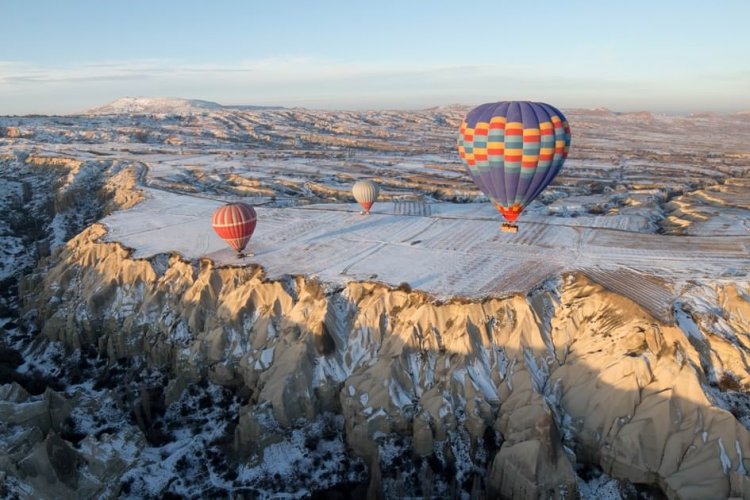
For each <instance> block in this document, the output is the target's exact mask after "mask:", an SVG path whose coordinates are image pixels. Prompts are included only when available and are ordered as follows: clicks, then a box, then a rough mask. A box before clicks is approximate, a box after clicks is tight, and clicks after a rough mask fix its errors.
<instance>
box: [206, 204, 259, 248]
mask: <svg viewBox="0 0 750 500" xmlns="http://www.w3.org/2000/svg"><path fill="white" fill-rule="evenodd" d="M256 223H257V216H256V214H255V209H254V208H253V207H251V206H250V205H248V204H247V203H229V204H227V205H224V206H222V207H219V208H217V209H216V210H215V211H214V216H213V220H212V226H213V228H214V231H216V234H218V235H219V238H221V239H222V240H224V241H225V242H226V243H227V245H229V246H230V247H232V248H233V249H235V250H236V251H237V256H238V257H244V256H245V255H244V254H243V253H242V251H243V250H244V249H245V246H247V242H248V241H250V237H251V236H252V235H253V231H255V225H256Z"/></svg>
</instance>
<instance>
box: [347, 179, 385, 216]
mask: <svg viewBox="0 0 750 500" xmlns="http://www.w3.org/2000/svg"><path fill="white" fill-rule="evenodd" d="M379 193H380V188H379V187H378V185H377V184H375V183H374V182H372V181H357V182H356V183H355V184H354V186H353V187H352V195H354V199H355V200H357V203H359V204H360V205H361V206H362V210H363V213H366V214H369V213H370V208H372V205H373V203H375V200H377V199H378V194H379Z"/></svg>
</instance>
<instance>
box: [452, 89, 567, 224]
mask: <svg viewBox="0 0 750 500" xmlns="http://www.w3.org/2000/svg"><path fill="white" fill-rule="evenodd" d="M569 147H570V127H569V125H568V121H567V120H566V119H565V116H563V114H562V113H560V111H559V110H558V109H557V108H554V107H552V106H550V105H549V104H545V103H542V102H528V101H503V102H493V103H488V104H482V105H481V106H478V107H476V108H474V109H472V110H471V111H469V113H468V114H467V115H466V118H465V119H464V121H463V122H462V123H461V128H460V130H459V133H458V154H459V156H460V157H461V159H462V160H463V162H464V164H465V165H466V170H467V171H468V172H469V175H470V176H471V178H472V180H473V181H474V182H475V183H476V185H477V186H478V187H479V189H481V190H482V192H483V193H484V194H486V195H487V196H488V197H489V198H490V200H492V203H494V204H495V207H496V208H497V210H498V211H499V212H500V213H501V214H502V216H503V217H504V218H505V220H506V221H507V222H506V223H504V224H503V225H502V227H501V229H502V230H503V231H506V232H514V233H515V232H517V231H518V226H516V225H515V224H513V222H515V220H516V219H517V218H518V215H519V214H520V213H521V211H522V210H523V209H524V208H525V207H526V206H527V205H528V204H529V203H531V201H532V200H533V199H534V198H536V197H537V196H539V193H541V192H542V190H543V189H544V188H545V187H547V185H548V184H549V183H550V182H552V179H554V178H555V176H556V175H557V174H558V173H559V172H560V169H561V168H562V165H563V162H564V161H565V158H566V157H567V156H568V149H569Z"/></svg>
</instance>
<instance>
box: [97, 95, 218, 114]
mask: <svg viewBox="0 0 750 500" xmlns="http://www.w3.org/2000/svg"><path fill="white" fill-rule="evenodd" d="M221 108H222V106H221V104H219V103H216V102H211V101H201V100H199V99H180V98H176V97H121V98H120V99H117V100H115V101H112V102H111V103H109V104H105V105H104V106H100V107H97V108H93V109H90V110H88V111H86V114H87V115H117V114H143V113H190V112H195V111H206V110H219V109H221Z"/></svg>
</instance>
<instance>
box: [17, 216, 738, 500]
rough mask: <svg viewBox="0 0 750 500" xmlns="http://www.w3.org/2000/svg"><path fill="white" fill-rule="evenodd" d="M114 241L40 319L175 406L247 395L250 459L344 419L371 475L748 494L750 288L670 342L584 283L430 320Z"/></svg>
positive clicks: (61, 288)
mask: <svg viewBox="0 0 750 500" xmlns="http://www.w3.org/2000/svg"><path fill="white" fill-rule="evenodd" d="M103 235H104V230H103V228H102V227H101V226H98V225H94V226H92V227H90V228H89V229H87V230H86V231H84V232H83V233H81V234H80V235H78V236H77V237H75V238H74V239H73V240H71V241H70V242H69V243H68V244H67V245H65V247H63V248H62V249H61V250H60V251H59V253H57V254H56V255H55V256H54V257H52V258H51V259H50V260H49V262H48V263H47V269H46V271H45V272H44V273H38V274H37V275H36V276H34V277H32V278H30V279H28V280H26V281H25V282H24V283H23V285H22V288H23V291H24V294H23V295H24V296H25V297H28V298H29V300H28V301H27V303H26V305H25V307H26V308H27V310H28V312H29V314H34V315H35V316H36V319H35V320H36V322H37V324H38V326H39V328H40V329H41V332H42V333H43V334H44V336H46V337H47V338H48V339H50V340H53V341H60V342H62V344H63V345H65V346H66V348H67V349H69V350H70V349H73V350H75V349H81V348H84V347H85V346H96V347H95V348H96V349H97V350H99V351H101V352H103V353H106V356H107V358H108V359H109V360H110V362H116V361H117V360H123V359H132V358H141V357H142V358H143V359H145V360H146V362H147V363H148V364H149V365H150V366H152V367H158V368H161V369H164V370H166V372H168V373H169V374H170V375H169V382H168V384H167V385H166V388H165V390H164V398H165V404H167V405H169V404H170V402H173V401H176V400H178V399H179V398H180V396H181V394H182V392H183V391H184V390H185V389H186V388H187V387H188V386H189V385H190V384H194V383H197V382H199V381H200V380H202V379H204V378H205V379H208V380H209V381H210V382H212V383H214V384H218V385H221V386H225V387H228V388H231V390H232V391H235V392H237V393H242V394H245V395H246V398H247V399H246V402H245V403H244V404H243V405H242V406H241V407H240V408H239V420H238V423H237V425H236V427H235V429H234V431H233V432H232V443H233V444H232V449H233V452H234V453H236V454H237V455H238V456H242V457H250V459H251V460H252V457H253V456H255V457H256V459H257V457H258V456H262V455H263V452H264V450H265V449H267V448H268V446H270V445H272V444H274V443H278V442H281V441H283V439H284V436H285V435H286V434H287V433H288V432H289V431H290V429H295V428H300V427H301V426H304V422H306V421H314V420H315V419H317V418H320V417H321V416H323V415H326V414H333V415H341V416H342V417H343V422H344V428H345V436H346V442H347V444H348V446H349V447H350V448H351V450H352V451H353V453H354V454H355V455H356V456H357V457H360V458H361V459H362V460H364V462H365V463H367V464H369V465H370V467H371V469H372V467H373V464H376V463H377V464H378V467H380V468H381V469H384V468H387V467H388V465H389V464H388V463H386V462H387V461H386V457H388V456H389V450H391V453H390V454H391V455H392V454H393V453H392V448H393V446H394V445H393V443H392V442H391V440H392V438H393V437H394V436H399V437H401V438H403V441H402V442H401V446H403V447H405V448H406V449H409V450H411V452H412V453H413V455H414V456H415V457H424V458H425V459H427V458H430V457H432V459H433V460H437V461H438V462H439V463H440V464H443V466H447V467H452V468H453V469H452V470H454V471H455V479H456V481H457V482H458V484H466V485H467V489H468V490H469V491H471V488H474V487H475V486H472V485H473V484H474V483H477V484H478V486H476V488H481V489H482V490H484V489H485V488H486V490H487V491H488V492H489V493H490V494H493V492H494V493H495V494H498V493H499V494H501V495H503V496H508V497H510V496H513V497H514V498H539V497H550V496H556V497H569V496H570V495H574V494H575V492H576V488H577V486H576V472H575V471H576V470H580V469H581V468H587V467H592V466H596V467H600V468H601V469H602V470H603V471H605V472H606V473H608V474H611V475H612V476H614V477H617V478H621V479H626V480H628V481H631V482H633V483H637V484H650V485H653V486H656V487H658V488H659V489H660V490H662V491H663V492H664V493H666V494H667V496H669V497H673V498H700V497H705V496H715V495H719V496H747V495H749V494H750V489H748V487H749V486H748V481H747V476H746V470H747V467H748V466H750V462H748V463H746V461H747V460H748V459H747V458H746V457H749V456H750V434H749V433H748V431H747V429H746V427H745V426H744V425H743V424H742V423H741V422H740V421H738V419H737V416H739V415H741V414H742V413H743V412H746V411H747V409H748V407H747V401H746V398H744V392H743V391H742V390H741V389H742V388H743V387H744V386H745V385H746V384H747V383H748V382H750V379H749V378H748V372H747V370H746V369H745V365H744V361H743V352H744V345H745V344H746V342H747V338H746V335H747V333H743V332H747V331H749V330H750V324H749V323H748V318H750V300H748V297H749V296H750V295H749V292H750V289H748V288H747V287H746V286H745V287H744V288H743V287H741V286H735V285H729V286H724V287H721V286H719V287H715V288H714V292H715V297H716V299H717V302H716V304H713V305H712V307H713V309H708V310H707V309H706V308H705V307H703V308H701V304H699V303H693V302H691V299H690V297H689V296H686V297H683V302H681V303H680V306H679V307H680V309H679V310H680V311H681V312H680V313H679V314H678V325H669V324H664V323H661V322H659V321H658V320H656V319H655V318H653V317H651V316H650V315H649V314H648V313H647V312H646V311H644V310H643V309H641V308H640V307H639V306H638V305H636V304H635V303H633V302H631V301H629V300H628V299H626V298H624V297H622V296H619V295H617V294H614V293H612V292H609V291H607V290H605V289H603V288H602V287H600V286H598V285H596V284H594V283H592V282H589V281H587V280H586V278H585V277H583V276H580V275H574V274H571V275H565V276H563V277H560V278H552V279H550V280H549V281H548V282H546V283H544V284H543V285H542V286H540V287H538V288H537V289H535V290H533V291H531V292H530V293H529V294H528V295H527V296H525V297H524V296H514V297H509V298H505V299H491V300H485V301H480V302H465V301H460V300H456V301H451V302H447V303H437V302H435V301H433V300H431V299H430V297H428V296H426V295H424V294H422V293H419V292H415V291H410V290H408V289H392V288H388V287H385V286H383V285H379V284H370V283H349V284H348V285H346V286H345V287H343V288H337V289H333V288H330V287H327V286H326V285H325V284H323V283H319V282H316V281H315V280H310V279H306V278H304V277H288V279H285V280H280V281H267V280H265V279H264V276H263V271H262V269H258V268H254V267H244V268H216V267H214V265H213V264H212V263H211V262H210V261H207V260H205V261H201V262H197V263H196V262H193V263H189V262H184V261H182V260H181V259H180V258H179V257H178V256H176V255H172V256H166V255H163V256H158V257H156V258H154V259H151V260H133V259H131V258H129V251H128V250H127V249H125V248H122V247H121V246H119V245H117V244H114V243H105V242H102V241H101V238H102V236H103ZM701 296H704V295H701ZM707 311H708V312H707ZM719 311H720V312H719ZM730 332H731V333H732V334H733V335H734V336H735V338H733V339H731V340H730V339H728V338H727V336H728V335H729V333H730ZM732 381H734V382H733V383H732ZM712 385H713V387H712ZM727 394H731V395H732V397H731V398H730V397H728V396H727V397H725V398H724V400H722V398H723V397H724V396H725V395H727ZM732 398H734V399H732ZM720 400H721V401H720ZM730 400H731V403H727V401H730ZM722 401H724V402H723V403H722ZM731 404H734V406H731ZM728 405H729V406H728ZM722 406H725V407H726V409H725V408H722ZM435 457H437V458H435ZM417 463H418V464H419V463H421V464H423V465H421V466H422V467H423V468H425V469H427V468H429V469H430V470H432V472H433V473H434V472H435V471H434V470H433V469H435V468H436V467H434V466H430V465H429V464H430V462H429V461H424V462H417ZM424 464H427V465H424ZM433 465H434V464H433ZM485 470H488V471H489V473H488V474H487V476H486V477H487V480H486V484H481V483H482V479H481V478H482V477H484V475H485V472H484V471H485ZM415 481H416V480H415ZM402 482H403V481H402ZM381 487H382V488H385V489H386V490H388V488H390V489H391V490H390V492H391V493H393V488H396V487H397V486H395V483H394V482H393V481H391V482H390V483H389V482H387V481H385V482H384V483H383V484H382V485H381ZM398 487H403V488H407V489H409V488H410V487H411V488H416V487H417V486H416V484H413V485H409V484H400V486H398ZM420 487H421V486H420ZM446 487H447V486H446Z"/></svg>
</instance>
